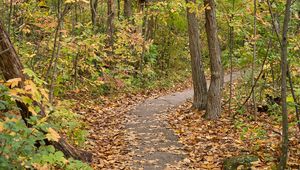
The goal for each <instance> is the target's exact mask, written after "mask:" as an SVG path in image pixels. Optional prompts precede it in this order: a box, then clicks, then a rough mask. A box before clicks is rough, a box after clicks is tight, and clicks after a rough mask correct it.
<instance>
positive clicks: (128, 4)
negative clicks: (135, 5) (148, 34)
mask: <svg viewBox="0 0 300 170" xmlns="http://www.w3.org/2000/svg"><path fill="white" fill-rule="evenodd" d="M131 16H132V1H131V0H124V17H125V18H127V19H128V18H130V17H131Z"/></svg>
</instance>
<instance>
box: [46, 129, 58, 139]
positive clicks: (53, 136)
mask: <svg viewBox="0 0 300 170" xmlns="http://www.w3.org/2000/svg"><path fill="white" fill-rule="evenodd" d="M46 138H47V139H48V140H52V141H56V142H58V140H59V139H60V135H59V134H58V133H57V132H56V131H55V130H54V129H52V128H48V133H47V135H46Z"/></svg>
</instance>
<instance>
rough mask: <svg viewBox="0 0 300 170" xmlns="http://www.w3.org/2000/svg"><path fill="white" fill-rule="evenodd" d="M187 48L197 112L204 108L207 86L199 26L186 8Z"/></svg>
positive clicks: (189, 1)
mask: <svg viewBox="0 0 300 170" xmlns="http://www.w3.org/2000/svg"><path fill="white" fill-rule="evenodd" d="M186 2H187V3H192V4H195V3H196V1H195V0H186ZM187 20H188V34H189V47H190V53H191V59H192V62H191V65H192V79H193V88H194V98H193V107H194V108H196V109H198V110H204V109H205V108H206V100H207V86H206V79H205V74H204V69H203V64H202V61H201V60H202V59H201V44H200V37H199V30H198V29H199V25H198V21H197V18H196V14H195V12H192V11H190V8H187Z"/></svg>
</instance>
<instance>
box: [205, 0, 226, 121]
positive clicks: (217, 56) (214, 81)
mask: <svg viewBox="0 0 300 170" xmlns="http://www.w3.org/2000/svg"><path fill="white" fill-rule="evenodd" d="M204 5H205V6H206V8H205V19H206V23H205V29H206V33H207V41H208V48H209V58H210V70H211V83H210V86H209V90H208V95H207V108H206V114H205V118H206V119H217V118H218V117H219V116H220V114H221V97H222V94H221V93H222V87H223V69H222V63H221V49H220V45H219V40H218V31H217V21H216V12H215V6H216V5H215V2H214V0H204Z"/></svg>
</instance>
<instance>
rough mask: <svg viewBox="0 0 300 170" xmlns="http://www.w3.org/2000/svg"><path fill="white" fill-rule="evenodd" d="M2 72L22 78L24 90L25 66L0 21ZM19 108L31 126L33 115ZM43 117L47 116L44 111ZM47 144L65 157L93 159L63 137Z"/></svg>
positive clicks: (7, 76) (11, 76) (22, 106)
mask: <svg viewBox="0 0 300 170" xmlns="http://www.w3.org/2000/svg"><path fill="white" fill-rule="evenodd" d="M0 70H1V72H2V74H3V76H4V79H5V80H9V79H13V78H21V80H22V81H21V83H20V84H19V86H20V88H23V86H24V83H23V82H24V81H25V75H24V74H23V73H22V70H23V65H22V63H21V61H20V59H19V56H18V55H17V53H16V50H15V48H14V47H13V45H12V43H11V40H10V38H9V36H8V34H7V33H6V32H5V30H4V27H3V24H2V22H1V21H0ZM16 103H17V106H18V107H19V108H20V113H21V116H22V119H23V120H24V122H25V123H26V125H27V126H28V127H30V126H31V125H30V124H28V122H27V119H28V118H30V116H32V113H31V112H30V111H29V110H28V107H27V105H26V104H24V103H22V102H20V101H17V102H16ZM41 110H43V108H42V107H41ZM40 114H41V116H45V115H44V112H43V111H42V112H41V113H40ZM44 133H46V132H44ZM46 143H48V144H51V145H53V146H54V147H55V148H56V149H57V150H60V151H62V152H63V153H64V154H65V156H67V157H72V158H74V159H78V160H82V161H88V162H90V161H91V159H92V155H91V154H90V153H88V152H86V151H82V150H77V149H76V148H74V147H73V146H71V145H70V144H68V143H67V142H66V140H65V139H64V137H63V136H61V137H60V139H59V141H58V142H55V141H46Z"/></svg>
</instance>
